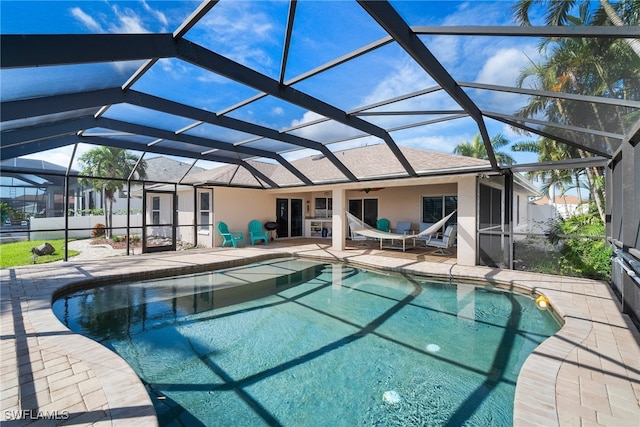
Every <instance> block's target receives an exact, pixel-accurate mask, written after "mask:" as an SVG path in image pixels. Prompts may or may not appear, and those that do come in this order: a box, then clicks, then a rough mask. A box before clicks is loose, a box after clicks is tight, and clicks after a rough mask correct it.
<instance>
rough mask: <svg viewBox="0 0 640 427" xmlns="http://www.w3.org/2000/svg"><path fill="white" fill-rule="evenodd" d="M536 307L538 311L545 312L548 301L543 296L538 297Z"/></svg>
mask: <svg viewBox="0 0 640 427" xmlns="http://www.w3.org/2000/svg"><path fill="white" fill-rule="evenodd" d="M536 307H538V308H539V309H540V310H546V309H547V308H549V300H548V299H547V297H545V296H544V295H540V296H539V297H538V298H536Z"/></svg>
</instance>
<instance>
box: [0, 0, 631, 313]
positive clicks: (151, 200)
mask: <svg viewBox="0 0 640 427" xmlns="http://www.w3.org/2000/svg"><path fill="white" fill-rule="evenodd" d="M519 3H521V2H496V3H488V2H471V3H468V2H455V1H451V2H435V1H433V2H432V1H412V2H404V1H335V2H319V1H318V2H316V1H304V2H297V1H287V2H284V1H282V2H268V1H256V2H251V1H246V2H245V1H242V2H240V1H233V0H222V1H204V2H202V3H197V2H192V1H158V2H154V1H148V2H145V3H140V4H138V3H133V2H131V3H129V2H125V3H118V4H113V5H111V4H107V3H101V2H100V3H99V2H78V4H77V5H75V6H73V5H71V6H70V3H63V2H37V1H34V2H30V1H25V2H3V5H2V7H3V11H2V18H1V19H2V22H1V24H2V25H1V27H2V35H1V49H2V56H1V58H0V61H1V70H0V85H1V86H0V89H1V94H0V98H1V105H0V108H1V115H2V119H1V120H2V122H1V148H2V150H1V152H0V157H1V161H2V163H1V164H0V166H1V167H2V184H1V190H2V193H1V201H2V203H3V212H2V214H3V218H2V231H1V233H2V241H3V242H5V241H10V240H12V239H14V238H22V237H25V236H29V234H30V233H33V232H35V231H36V230H35V229H34V227H35V224H37V223H38V220H44V219H50V220H51V221H49V222H47V223H46V225H41V226H40V228H39V229H38V231H40V232H43V233H44V232H54V231H57V232H62V233H63V236H64V237H65V238H69V237H73V233H75V232H78V233H79V232H81V231H82V232H84V233H86V232H87V231H91V230H93V229H94V228H95V227H96V221H97V220H95V221H93V222H91V221H90V220H88V219H87V220H86V221H85V222H81V221H80V220H79V219H78V218H83V217H90V216H92V215H93V216H97V217H100V218H101V219H100V222H105V221H107V222H109V221H113V223H112V224H107V225H110V226H111V228H112V230H117V231H116V232H115V234H121V235H125V236H132V235H138V236H141V238H142V239H143V241H144V245H145V251H152V250H162V249H170V250H175V249H176V247H177V245H178V243H179V240H182V241H188V243H189V244H192V245H197V244H198V238H199V235H200V234H199V230H200V228H201V227H203V226H205V225H206V226H213V225H214V224H215V221H214V218H215V210H216V206H214V202H213V200H214V199H213V198H214V195H215V192H216V190H217V189H221V188H225V189H229V188H231V189H236V188H237V189H238V190H243V189H259V190H261V191H264V192H267V193H268V194H271V193H273V197H274V198H275V197H282V196H276V195H283V194H301V193H305V192H312V191H315V190H316V189H321V190H322V191H326V192H327V194H328V193H329V192H330V191H331V188H333V187H340V188H343V189H345V191H349V190H350V189H352V190H356V189H357V190H359V191H365V192H366V194H369V191H371V190H376V189H378V188H382V187H385V186H389V185H396V186H399V187H400V186H402V185H404V184H405V183H406V185H427V184H429V183H432V182H434V183H435V182H437V180H438V179H444V178H445V177H451V176H463V177H473V178H474V182H475V186H476V188H475V189H473V191H472V192H471V193H469V194H473V195H475V200H476V201H477V202H476V204H475V210H474V212H475V229H474V230H472V231H473V232H474V233H472V234H475V235H474V236H471V237H469V239H471V240H470V241H472V242H475V243H474V244H475V250H476V251H477V256H476V263H478V264H483V265H496V266H501V267H507V268H513V267H514V260H516V259H517V258H518V254H517V253H514V245H515V243H516V242H517V240H518V232H517V231H514V215H515V213H516V211H517V210H518V209H519V206H520V205H519V204H518V203H514V195H513V187H514V176H521V177H522V176H524V174H525V173H530V172H536V173H538V175H539V176H551V175H553V174H554V173H557V172H561V171H567V175H572V174H573V175H575V176H579V177H581V178H577V187H578V188H580V187H581V184H580V180H582V181H583V182H586V181H589V183H590V184H593V183H595V182H600V183H602V182H606V184H604V185H605V186H606V188H605V190H606V191H601V193H602V194H606V198H605V199H603V200H602V203H600V204H598V206H597V209H598V210H599V211H600V214H601V216H602V217H603V218H604V219H605V221H606V239H607V242H608V244H610V245H611V247H612V248H613V251H614V254H615V256H614V260H613V264H612V265H613V270H612V282H613V286H614V288H615V289H616V290H617V291H618V293H619V294H620V296H621V299H622V301H623V305H624V310H625V311H626V312H629V313H631V314H633V315H634V316H635V318H636V319H638V317H640V316H639V312H640V296H639V295H640V291H639V290H640V285H639V283H638V276H637V274H640V269H639V268H638V265H639V264H638V262H639V259H640V172H639V170H640V167H639V164H640V148H638V142H639V141H640V116H639V114H638V112H639V110H640V84H639V83H638V82H639V81H640V78H639V77H640V75H639V70H640V47H639V46H640V41H639V39H638V34H640V27H639V26H638V21H637V20H638V16H639V15H640V14H639V13H638V11H637V10H636V9H635V8H637V2H632V1H620V2H614V1H609V2H579V3H581V4H583V5H582V6H580V5H576V7H575V9H571V10H567V11H565V12H566V16H564V18H561V19H559V20H558V21H553V22H550V21H549V20H547V15H546V14H545V13H546V11H545V9H544V8H543V6H540V5H534V6H532V7H531V8H530V9H529V10H528V13H524V12H523V10H522V9H518V8H517V6H518V5H519ZM603 4H604V5H607V6H608V8H607V7H603ZM536 7H539V8H540V9H536ZM521 24H522V25H521ZM569 53H572V54H574V60H573V61H569V60H566V57H567V56H563V55H565V54H567V55H568V54H569ZM580 55H581V56H580ZM595 76H597V77H598V79H600V80H598V81H595V80H594V79H595ZM475 135H477V137H478V139H477V140H478V142H479V145H478V150H480V151H481V152H482V156H483V158H485V159H486V163H485V164H482V165H475V166H469V165H465V166H460V165H456V164H453V163H445V164H443V163H442V162H440V163H438V162H433V164H432V165H429V167H424V165H422V164H417V163H416V162H415V161H413V160H412V159H411V158H410V157H409V156H408V155H406V151H407V149H408V148H417V149H421V150H429V151H434V152H446V153H452V151H453V149H454V148H455V146H456V144H459V143H460V142H461V141H465V140H471V139H472V138H473V137H474V136H475ZM499 135H506V136H507V139H508V140H509V141H508V142H509V143H508V144H507V145H503V144H501V143H499V142H498V141H499V139H497V138H496V136H499ZM541 141H542V142H543V143H541ZM544 142H546V145H545V144H544ZM528 143H534V148H531V145H527V144H528ZM535 144H538V145H535ZM373 145H380V146H382V147H383V148H384V150H385V152H386V153H387V157H385V159H391V160H390V161H389V160H385V161H384V164H380V165H377V164H376V161H380V160H379V159H366V161H364V163H366V164H367V165H370V166H371V167H369V168H365V169H358V170H356V169H354V168H353V167H352V166H348V163H347V162H346V161H345V159H344V156H343V155H342V153H343V152H344V151H345V150H349V149H353V148H356V147H363V146H373ZM518 145H519V146H520V148H521V149H520V151H516V150H511V149H512V148H513V147H514V146H518ZM527 146H528V147H529V148H530V150H529V151H527V150H526V149H522V147H527ZM535 146H537V147H538V148H537V149H536V148H535ZM101 147H109V148H116V149H120V150H121V151H120V152H122V150H126V152H127V153H129V154H130V155H131V156H130V159H134V160H132V161H131V162H130V166H131V167H130V168H129V169H127V170H126V171H123V170H122V169H117V168H116V169H108V168H102V169H94V170H93V171H92V170H90V169H88V168H87V167H86V165H87V162H84V163H83V162H82V159H83V158H84V160H87V158H86V157H83V156H85V155H86V153H90V152H91V151H92V150H95V149H98V148H101ZM540 147H554V149H555V148H558V147H559V149H558V150H557V152H561V153H562V154H561V155H554V154H553V153H545V152H544V150H542V149H541V148H540ZM510 150H511V151H510ZM536 150H537V151H536ZM505 153H511V156H512V157H514V158H516V157H517V159H515V161H513V162H512V161H508V160H507V158H506V157H505V156H504V154H505ZM305 158H311V159H323V161H324V162H325V163H323V164H326V165H327V166H326V167H323V170H322V174H320V173H319V171H318V170H316V169H314V166H313V165H314V163H313V161H308V162H307V161H301V160H300V159H305ZM158 159H160V160H158ZM166 159H170V161H168V162H167V160H166ZM154 163H155V164H156V165H159V164H161V166H156V167H149V165H150V164H154ZM220 168H223V169H220ZM218 170H220V171H221V172H220V173H210V174H209V175H208V176H209V177H208V178H207V179H205V180H202V179H200V177H201V176H202V175H201V174H202V173H203V172H204V171H218ZM147 171H148V172H149V173H146V172H147ZM605 178H606V179H605ZM429 180H431V181H429ZM425 182H426V183H427V184H424V183H425ZM429 185H430V184H429ZM551 187H552V188H553V185H552V186H551ZM602 187H603V186H602V185H601V188H602ZM367 190H369V191H367ZM465 191H466V190H465ZM578 191H580V190H578ZM583 191H584V197H585V198H587V199H589V200H590V202H592V203H596V202H598V200H596V199H595V198H594V195H587V192H588V191H587V190H583ZM181 192H183V193H184V194H186V196H184V197H185V198H187V199H189V203H188V204H183V202H182V201H181V200H182V199H183V196H180V199H179V198H178V196H177V195H178V193H180V194H182V193H181ZM460 192H461V185H460V184H458V194H457V196H458V198H459V199H460V197H461V196H460V194H461V193H460ZM203 194H204V195H203ZM481 196H482V197H481ZM485 196H486V197H485ZM292 200H293V199H292ZM296 200H297V199H296ZM164 201H166V202H167V204H166V205H165V204H164ZM161 203H162V204H161ZM333 203H334V206H333V212H334V214H335V213H336V211H337V208H336V205H335V203H336V201H335V200H334V201H333ZM337 207H338V208H340V207H342V208H343V210H344V206H340V205H337ZM298 208H299V209H302V210H304V209H305V208H304V204H303V203H302V204H300V206H298ZM307 209H308V206H307ZM109 210H110V211H111V212H112V213H113V214H116V216H118V215H119V216H121V217H122V218H121V219H113V220H111V219H106V217H107V215H106V211H109ZM164 215H167V216H168V217H167V218H168V219H166V221H165V220H164V219H163V216H164ZM73 218H76V219H75V220H74V219H73ZM74 221H77V222H74ZM118 221H120V222H118ZM516 222H517V221H516ZM160 225H162V226H161V227H160ZM516 225H517V224H516ZM334 229H335V227H334ZM177 236H180V238H179V239H178V237H177ZM334 237H335V236H334ZM127 242H128V239H127ZM472 246H473V245H472ZM516 252H517V250H516Z"/></svg>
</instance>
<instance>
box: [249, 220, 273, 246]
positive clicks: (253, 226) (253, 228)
mask: <svg viewBox="0 0 640 427" xmlns="http://www.w3.org/2000/svg"><path fill="white" fill-rule="evenodd" d="M249 238H250V239H251V246H254V243H255V241H256V240H264V244H265V245H268V244H269V232H268V231H267V230H265V229H264V228H263V227H262V223H261V222H260V221H258V220H257V219H254V220H252V221H251V222H250V223H249Z"/></svg>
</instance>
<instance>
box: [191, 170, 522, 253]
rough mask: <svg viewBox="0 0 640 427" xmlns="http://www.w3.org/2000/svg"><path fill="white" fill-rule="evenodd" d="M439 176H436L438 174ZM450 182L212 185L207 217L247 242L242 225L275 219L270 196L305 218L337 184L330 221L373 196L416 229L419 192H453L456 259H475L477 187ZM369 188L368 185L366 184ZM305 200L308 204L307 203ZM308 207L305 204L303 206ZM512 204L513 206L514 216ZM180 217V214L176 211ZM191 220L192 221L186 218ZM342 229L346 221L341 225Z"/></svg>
mask: <svg viewBox="0 0 640 427" xmlns="http://www.w3.org/2000/svg"><path fill="white" fill-rule="evenodd" d="M441 179H442V178H441ZM447 180H450V181H451V182H448V183H433V182H425V183H424V184H421V185H410V186H406V185H405V186H402V185H399V186H394V185H387V186H386V187H385V184H383V183H380V184H379V187H376V188H380V189H378V190H375V191H369V192H365V191H363V190H362V189H359V190H354V189H349V190H344V187H343V186H334V187H324V188H321V189H318V190H315V191H310V192H296V191H291V192H287V191H286V190H283V189H280V190H276V191H265V190H252V189H241V188H224V187H216V188H215V189H214V190H213V194H214V196H213V215H214V216H213V222H214V224H215V223H217V222H218V221H224V222H226V223H227V225H228V226H229V229H231V230H233V231H242V232H243V233H244V234H245V244H246V243H247V242H248V238H247V233H248V230H247V225H248V223H249V221H251V220H252V219H257V220H258V221H260V222H263V223H264V222H266V221H274V220H275V206H276V198H286V199H291V198H297V199H302V200H303V206H304V208H303V209H304V214H305V217H306V218H313V217H314V216H315V203H314V200H315V198H317V197H332V198H334V195H335V194H340V193H335V191H336V190H337V189H338V188H341V190H340V191H344V205H343V206H342V207H340V203H336V199H335V198H334V200H333V204H334V206H333V209H334V216H333V219H334V220H335V221H341V220H344V218H342V217H336V215H339V214H340V212H337V211H336V209H338V210H340V211H344V210H346V209H347V208H348V200H350V199H365V198H375V199H377V200H378V209H379V212H378V216H379V218H383V217H384V218H387V219H389V221H390V222H391V227H392V228H395V226H396V224H397V223H398V222H399V221H411V222H412V224H413V228H414V229H416V230H418V229H419V227H420V217H421V206H422V204H421V197H423V196H442V195H457V196H458V238H457V246H458V259H457V261H458V264H461V265H475V263H476V246H477V243H476V216H477V189H476V177H475V175H468V176H458V177H451V178H447ZM371 187H372V188H373V187H374V186H373V185H372V186H371ZM184 201H185V205H184V206H183V205H182V203H180V210H182V209H184V210H185V221H193V219H192V217H191V218H187V213H186V211H188V210H189V208H190V204H191V205H192V204H193V195H192V193H189V195H188V196H187V197H184ZM307 202H308V203H307ZM526 204H527V195H526V194H521V197H520V216H519V220H520V222H521V223H523V222H524V223H526V221H527V213H528V212H527V209H524V208H523V207H526ZM307 206H308V209H307ZM515 211H516V209H514V215H515ZM181 218H182V216H181ZM191 223H192V222H191ZM345 229H346V225H345ZM344 236H346V230H344V234H343V235H340V234H339V233H336V228H335V227H334V231H333V236H332V245H333V246H334V247H337V248H342V247H343V244H344V243H343V242H344V238H345V237H344ZM210 238H211V240H212V243H213V245H214V246H220V244H221V243H222V239H221V238H220V236H219V235H218V233H217V231H216V229H215V228H214V229H213V230H212V233H211V235H210ZM198 241H199V243H201V244H203V243H204V236H202V235H199V236H198Z"/></svg>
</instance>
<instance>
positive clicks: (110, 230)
mask: <svg viewBox="0 0 640 427" xmlns="http://www.w3.org/2000/svg"><path fill="white" fill-rule="evenodd" d="M107 230H108V232H109V236H107V237H109V239H111V238H112V237H113V199H111V198H109V226H108V227H107Z"/></svg>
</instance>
